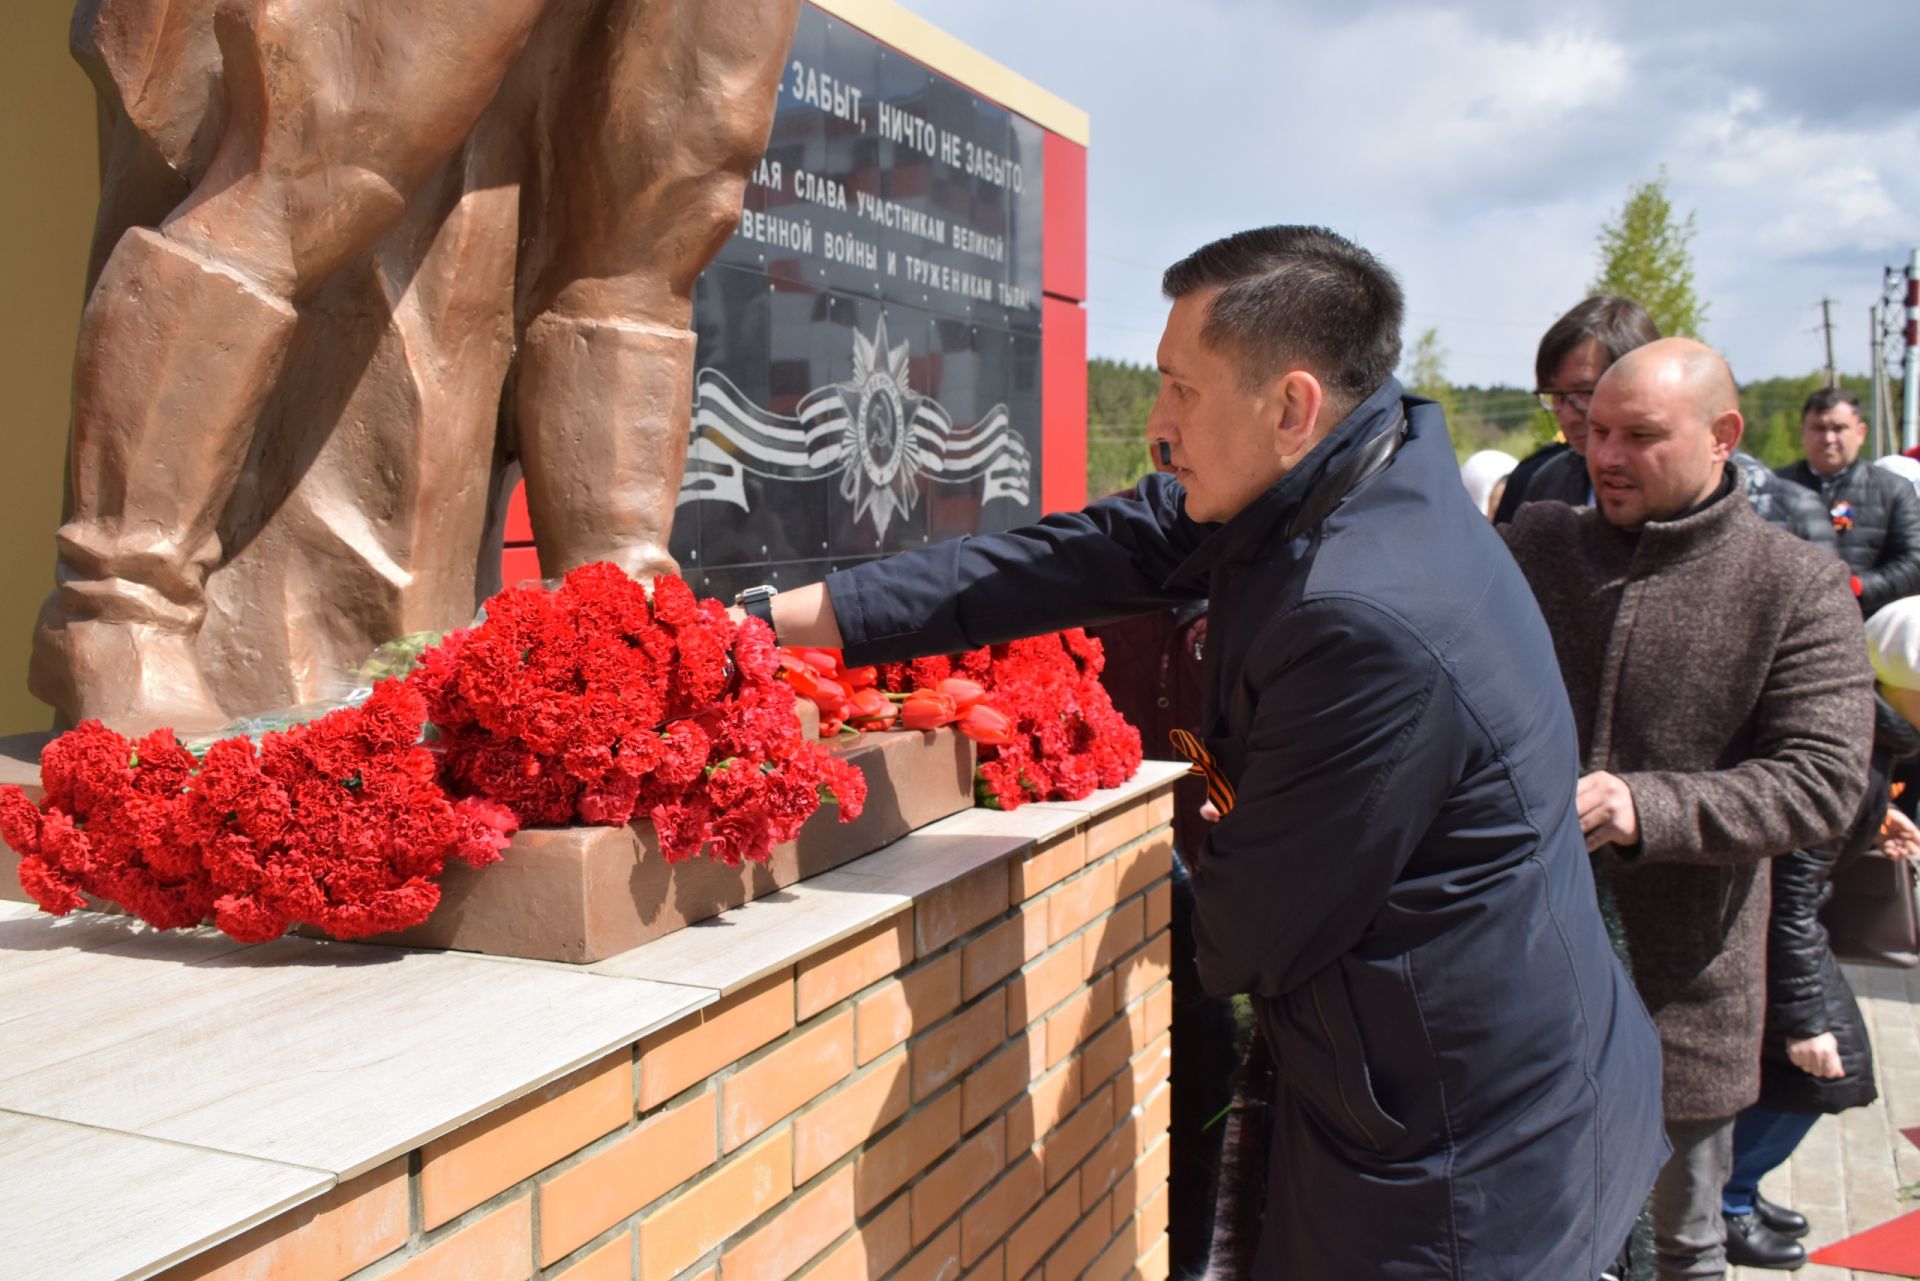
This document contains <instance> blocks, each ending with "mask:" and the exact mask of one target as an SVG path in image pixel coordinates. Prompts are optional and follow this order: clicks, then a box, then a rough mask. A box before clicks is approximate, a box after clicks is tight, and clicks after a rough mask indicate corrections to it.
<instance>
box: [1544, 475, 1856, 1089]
mask: <svg viewBox="0 0 1920 1281" xmlns="http://www.w3.org/2000/svg"><path fill="white" fill-rule="evenodd" d="M1506 533H1507V542H1508V545H1509V547H1511V549H1512V551H1513V554H1514V558H1515V559H1516V560H1517V561H1518V562H1519V564H1520V568H1521V570H1522V572H1524V573H1525V574H1526V576H1527V580H1528V582H1529V583H1531V584H1532V586H1533V590H1534V594H1535V595H1536V596H1537V597H1538V599H1539V602H1540V609H1541V612H1542V613H1543V614H1544V615H1545V616H1546V620H1547V626H1548V628H1549V629H1550V630H1551V631H1552V633H1553V643H1554V649H1555V651H1556V653H1557V655H1558V657H1559V660H1560V671H1561V675H1562V676H1563V677H1564V679H1565V680H1566V685H1567V696H1568V698H1569V699H1570V700H1571V702H1572V704H1573V714H1574V720H1575V722H1576V725H1577V727H1578V730H1579V735H1580V751H1581V761H1582V766H1583V768H1584V769H1586V770H1608V771H1611V772H1612V773H1615V774H1618V775H1619V776H1620V777H1621V778H1622V779H1623V780H1624V781H1625V782H1626V784H1627V787H1628V789H1629V790H1630V791H1631V792H1632V793H1633V801H1634V809H1635V811H1636V813H1637V814H1638V817H1639V821H1640V834H1641V846H1640V848H1639V849H1638V850H1637V851H1633V852H1630V853H1629V852H1622V851H1620V850H1617V849H1615V848H1613V847H1607V848H1605V849H1603V850H1601V851H1599V853H1598V855H1597V857H1596V860H1595V870H1596V872H1598V873H1599V874H1600V877H1601V879H1602V882H1603V887H1604V886H1610V887H1611V890H1612V893H1613V895H1614V898H1615V901H1616V903H1617V905H1618V909H1619V914H1620V924H1621V926H1622V929H1623V932H1624V934H1625V936H1626V943H1627V951H1628V955H1629V960H1630V962H1631V966H1632V971H1633V977H1634V982H1635V985H1636V986H1637V987H1638V988H1639V990H1640V995H1641V997H1642V998H1643V999H1644V1000H1645V1001H1646V1003H1647V1008H1648V1010H1649V1011H1650V1012H1651V1013H1652V1014H1653V1017H1654V1022H1655V1023H1656V1024H1657V1025H1658V1026H1659V1029H1660V1044H1661V1051H1662V1054H1663V1056H1664V1072H1663V1090H1664V1102H1665V1110H1666V1117H1667V1120H1668V1121H1669V1122H1672V1121H1689V1120H1708V1119H1712V1118H1718V1117H1727V1116H1732V1115H1733V1114H1734V1113H1736V1112H1738V1111H1739V1110H1740V1109H1741V1108H1743V1107H1745V1106H1746V1105H1748V1104H1749V1103H1752V1102H1753V1101H1754V1100H1755V1099H1756V1098H1757V1097H1758V1096H1759V1085H1760V1034H1761V1028H1762V1026H1763V1022H1764V1015H1765V1009H1766V992H1765V965H1766V938H1767V907H1768V885H1769V877H1768V870H1767V865H1766V862H1765V860H1766V859H1769V858H1772V857H1773V856H1775V855H1778V854H1784V853H1786V852H1787V851H1789V850H1792V849H1795V848H1798V847H1800V846H1805V845H1813V844H1816V843H1819V842H1822V841H1826V840H1829V839H1832V838H1834V837H1836V836H1838V835H1839V834H1840V833H1842V832H1844V831H1845V830H1846V828H1847V826H1848V824H1849V822H1850V821H1851V820H1852V818H1853V814H1854V809H1855V807H1856V806H1857V805H1858V804H1859V802H1860V798H1861V795H1862V793H1863V792H1864V791H1865V788H1866V783H1867V758H1868V753H1869V750H1870V748H1871V746H1872V741H1873V672H1872V669H1871V667H1869V665H1868V663H1867V651H1866V640H1865V637H1864V635H1863V633H1862V630H1861V627H1860V621H1859V618H1860V611H1859V609H1858V607H1857V606H1856V605H1855V604H1854V600H1853V595H1852V592H1851V591H1850V590H1849V588H1848V584H1847V571H1846V567H1845V565H1843V564H1842V563H1841V562H1840V561H1839V560H1838V559H1837V558H1835V557H1834V556H1833V555H1832V553H1830V552H1826V551H1822V550H1820V549H1817V548H1815V547H1812V546H1810V545H1808V544H1806V543H1804V542H1801V541H1800V540H1799V539H1796V538H1794V537H1793V536H1792V535H1790V534H1787V533H1784V532H1782V531H1780V530H1778V529H1775V528H1773V527H1772V526H1770V525H1768V524H1767V523H1766V522H1764V521H1762V520H1761V519H1760V518H1759V516H1757V515H1756V514H1755V513H1754V511H1753V508H1752V506H1751V505H1749V503H1748V502H1747V499H1746V496H1745V495H1744V494H1743V493H1741V492H1740V491H1739V489H1738V487H1736V488H1735V490H1734V492H1732V493H1730V494H1728V495H1726V496H1725V497H1723V498H1721V499H1720V500H1719V501H1717V502H1715V503H1713V504H1711V505H1710V506H1708V507H1707V508H1706V509H1704V510H1703V511H1699V512H1696V513H1695V514H1693V515H1691V516H1687V517H1685V518H1683V519H1680V520H1675V521H1667V522H1655V523H1652V524H1649V525H1648V526H1647V527H1646V528H1645V530H1644V531H1643V532H1642V533H1640V534H1639V535H1638V537H1637V538H1636V537H1635V536H1634V535H1631V534H1628V533H1625V532H1623V531H1621V530H1618V529H1615V528H1613V527H1612V526H1610V525H1608V524H1607V523H1606V521H1605V520H1604V519H1603V518H1602V517H1601V515H1600V513H1599V512H1598V511H1595V510H1593V509H1591V508H1577V509H1576V508H1572V507H1568V506H1565V505H1564V504H1560V503H1536V504H1530V505H1528V506H1527V507H1524V508H1522V509H1521V511H1520V514H1519V515H1518V517H1516V518H1515V520H1514V522H1513V524H1512V525H1511V526H1509V527H1508V529H1507V530H1506ZM1604 892H1605V889H1604V888H1603V893H1604Z"/></svg>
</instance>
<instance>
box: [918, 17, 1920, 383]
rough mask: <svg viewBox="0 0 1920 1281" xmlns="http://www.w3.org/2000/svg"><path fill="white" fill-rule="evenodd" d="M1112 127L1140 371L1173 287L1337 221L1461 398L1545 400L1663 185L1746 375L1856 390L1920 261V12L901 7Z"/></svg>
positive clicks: (1109, 239)
mask: <svg viewBox="0 0 1920 1281" xmlns="http://www.w3.org/2000/svg"><path fill="white" fill-rule="evenodd" d="M905 3H906V4H907V6H908V7H909V8H911V9H913V10H914V11H915V12H917V13H919V14H921V15H923V16H925V17H926V18H928V19H929V20H931V21H932V22H934V23H936V24H937V25H939V26H941V27H943V28H945V29H946V30H947V31H950V32H952V33H953V34H954V35H956V36H958V37H959V38H960V39H962V40H965V41H967V42H968V43H969V44H971V45H973V46H974V47H975V48H977V49H979V50H980V51H981V52H982V53H985V54H987V55H988V56H990V57H992V58H995V59H996V60H998V61H1000V62H1002V63H1004V64H1006V65H1007V66H1009V67H1011V68H1012V69H1014V70H1015V71H1018V72H1020V73H1021V74H1023V75H1025V76H1027V77H1029V78H1030V79H1033V80H1035V81H1037V82H1038V83H1040V84H1041V85H1043V86H1045V87H1046V88H1048V89H1051V90H1052V91H1054V92H1055V93H1058V94H1059V95H1061V96H1062V97H1064V98H1066V99H1067V100H1068V101H1070V102H1072V103H1074V104H1075V105H1077V106H1080V107H1083V108H1085V109H1086V110H1087V111H1088V112H1089V113H1090V114H1091V115H1092V118H1093V147H1092V152H1091V157H1090V173H1089V183H1090V190H1089V212H1088V219H1089V223H1090V226H1089V253H1090V258H1089V262H1088V266H1089V270H1090V281H1089V286H1088V289H1089V293H1090V294H1091V299H1090V301H1089V304H1088V307H1089V315H1090V331H1091V332H1090V347H1091V352H1092V354H1094V355H1103V356H1112V357H1116V358H1121V359H1130V360H1142V361H1144V360H1150V359H1151V358H1152V353H1153V346H1154V343H1155V341H1156V340H1157V338H1158V334H1159V327H1160V324H1161V321H1162V320H1163V318H1164V315H1165V309H1164V305H1163V304H1162V303H1161V301H1160V299H1159V293H1158V277H1159V271H1160V269H1161V268H1162V267H1163V266H1164V265H1165V264H1166V263H1168V262H1170V261H1172V260H1173V259H1175V258H1177V257H1179V256H1180V255H1181V254H1183V253H1185V252H1186V251H1187V250H1189V249H1191V248H1193V247H1195V246H1196V245H1198V244H1200V243H1202V242H1203V241H1205V240H1207V239H1209V238H1211V237H1213V236H1216V235H1220V234H1223V233H1226V232H1230V231H1234V230H1237V229H1239V228H1242V227H1246V226H1252V225H1257V224H1261V223H1268V222H1319V223H1325V224H1327V225H1329V226H1331V227H1333V228H1335V229H1336V230H1339V231H1342V232H1344V233H1346V234H1348V235H1351V236H1353V237H1354V238H1355V239H1357V240H1359V241H1360V242H1361V243H1363V244H1365V245H1367V246H1368V247H1369V248H1372V249H1373V250H1374V251H1375V252H1377V253H1379V254H1380V255H1381V256H1382V257H1384V258H1385V259H1386V260H1387V261H1388V262H1389V263H1390V264H1391V265H1392V266H1393V267H1394V268H1395V269H1396V270H1397V271H1398V272H1399V273H1400V275H1401V278H1402V280H1403V281H1404V283H1405V284H1406V287H1407V294H1408V307H1409V310H1410V312H1411V316H1410V322H1409V333H1408V338H1409V341H1411V339H1412V337H1413V336H1414V335H1415V334H1417V333H1418V332H1419V331H1420V330H1422V329H1425V328H1427V327H1434V328H1437V329H1438V330H1439V332H1440V339H1441V343H1442V345H1443V346H1444V347H1445V348H1446V349H1447V351H1448V353H1449V359H1448V365H1447V369H1448V374H1449V376H1450V377H1451V378H1452V379H1453V381H1455V382H1460V383H1468V382H1479V383H1489V382H1506V383H1510V384H1511V383H1521V384H1526V383H1529V382H1530V381H1531V378H1532V372H1531V371H1532V356H1533V348H1534V344H1535V343H1536V342H1537V341H1538V338H1539V335H1540V333H1541V331H1542V330H1544V329H1545V328H1546V326H1547V325H1548V324H1550V323H1551V322H1552V321H1553V319H1554V318H1555V317H1556V316H1558V315H1559V314H1560V313H1561V312H1562V311H1564V310H1565V309H1566V308H1567V307H1569V306H1571V305H1572V304H1573V303H1574V302H1577V301H1578V300H1579V299H1580V298H1581V297H1582V296H1584V294H1585V287H1586V285H1587V283H1588V281H1589V280H1591V279H1592V276H1593V273H1594V267H1595V247H1594V243H1595V236H1596V233H1597V232H1598V230H1599V227H1600V225H1601V223H1602V222H1603V221H1604V220H1605V219H1606V218H1607V217H1608V215H1609V214H1610V213H1611V212H1612V211H1614V210H1616V209H1618V208H1619V206H1620V204H1621V202H1622V201H1623V199H1624V198H1625V196H1626V193H1627V191H1628V188H1629V186H1630V185H1631V184H1633V183H1635V182H1638V181H1644V180H1647V179H1650V178H1653V177H1654V176H1655V175H1656V174H1657V173H1658V172H1659V169H1660V167H1661V166H1662V165H1664V166H1665V167H1666V170H1667V174H1668V178H1669V194H1670V195H1671V197H1672V199H1673V201H1674V204H1675V207H1676V209H1677V210H1678V211H1681V212H1684V211H1686V210H1692V211H1693V212H1694V213H1695V215H1696V218H1697V224H1698V235H1697V237H1696V239H1695V240H1694V244H1693V250H1694V257H1695V264H1696V267H1697V270H1698V287H1699V290H1700V293H1701V295H1702V296H1703V297H1704V298H1705V299H1706V301H1707V303H1708V306H1709V313H1708V318H1707V326H1706V330H1707V333H1706V336H1707V338H1708V340H1709V341H1711V342H1713V343H1714V344H1715V345H1716V346H1718V347H1719V348H1720V349H1721V350H1722V351H1723V352H1724V353H1725V354H1726V355H1727V356H1728V357H1729V358H1730V359H1731V360H1732V362H1733V365H1734V370H1735V372H1736V373H1737V374H1738V375H1739V376H1740V377H1741V378H1742V379H1743V380H1745V379H1750V378H1757V377H1766V376H1770V375H1775V374H1803V373H1806V372H1808V371H1810V370H1812V369H1814V368H1816V367H1818V366H1819V365H1820V364H1821V362H1822V354H1821V339H1820V335H1819V333H1818V325H1819V321H1820V309H1819V302H1820V299H1821V298H1822V297H1823V296H1824V297H1830V298H1832V299H1833V300H1834V304H1835V305H1834V311H1833V314H1834V322H1835V346H1836V351H1837V359H1838V363H1839V364H1840V367H1841V368H1842V369H1843V370H1849V371H1859V372H1864V370H1865V368H1866V365H1867V360H1868V338H1867V308H1868V307H1869V306H1870V305H1871V304H1872V302H1873V301H1874V299H1875V298H1876V297H1877V296H1878V293H1879V289H1880V270H1881V267H1882V266H1883V265H1886V264H1904V263H1905V261H1906V255H1907V253H1908V252H1909V251H1910V249H1911V248H1912V247H1913V246H1915V245H1917V244H1920V0H1841V2H1840V3H1834V4H1825V5H1816V4H1813V3H1809V2H1807V0H1795V2H1793V3H1782V2H1780V0H1608V2H1607V3H1604V4H1580V3H1563V4H1556V5H1540V4H1534V3H1527V2H1525V0H1469V2H1467V3H1451V4H1450V3H1427V2H1422V3H1400V2H1398V0H1337V2H1336V0H1291V2H1289V3H1276V2H1274V0H1261V2H1256V0H1178V2H1177V3H1171V2H1169V0H1157V2H1154V3H1148V2H1147V0H905Z"/></svg>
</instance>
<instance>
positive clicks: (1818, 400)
mask: <svg viewBox="0 0 1920 1281" xmlns="http://www.w3.org/2000/svg"><path fill="white" fill-rule="evenodd" d="M1800 436H1801V439H1802V441H1803V442H1804V443H1805V445H1806V450H1807V456H1806V458H1804V459H1803V460H1801V461H1800V462H1797V463H1793V464H1792V465H1790V466H1787V467H1782V468H1780V470H1779V471H1778V472H1777V473H1776V474H1777V475H1779V476H1781V477H1784V478H1785V479H1787V480H1790V481H1793V482H1795V483H1796V484H1800V485H1804V486H1806V487H1807V488H1808V489H1810V490H1812V491H1813V492H1814V493H1816V494H1818V495H1820V498H1821V500H1822V501H1823V502H1824V503H1825V504H1826V506H1827V510H1828V513H1829V515H1830V516H1831V518H1832V521H1833V530H1834V534H1835V536H1836V538H1837V540H1838V542H1839V545H1840V557H1841V559H1842V560H1844V561H1846V562H1847V564H1848V565H1849V566H1850V567H1851V568H1852V570H1853V594H1854V595H1855V596H1857V597H1859V598H1860V612H1861V614H1862V615H1864V616H1866V617H1868V618H1871V617H1872V616H1873V615H1874V613H1875V611H1877V610H1879V609H1880V607H1881V606H1883V605H1885V604H1887V603H1888V602H1889V601H1896V600H1899V599H1900V598H1901V597H1902V596H1911V595H1913V594H1914V593H1916V592H1920V497H1916V496H1915V494H1914V490H1913V486H1912V485H1910V484H1908V483H1907V482H1906V481H1904V480H1901V479H1900V478H1899V477H1898V476H1894V475H1891V474H1889V473H1887V472H1883V471H1881V470H1880V469H1878V468H1876V467H1873V466H1870V465H1869V464H1868V463H1867V461H1866V460H1865V459H1863V458H1861V457H1860V447H1861V446H1862V445H1864V444H1865V443H1866V439H1867V425H1866V422H1865V421H1864V420H1863V419H1862V418H1861V417H1860V402H1859V400H1857V399H1856V398H1855V397H1854V396H1853V394H1852V393H1850V392H1845V391H1841V390H1840V389H1839V388H1837V387H1823V388H1821V389H1820V390H1819V391H1816V392H1814V393H1813V394H1812V395H1811V396H1809V397H1807V403H1806V405H1805V406H1804V407H1803V408H1802V409H1801V411H1800Z"/></svg>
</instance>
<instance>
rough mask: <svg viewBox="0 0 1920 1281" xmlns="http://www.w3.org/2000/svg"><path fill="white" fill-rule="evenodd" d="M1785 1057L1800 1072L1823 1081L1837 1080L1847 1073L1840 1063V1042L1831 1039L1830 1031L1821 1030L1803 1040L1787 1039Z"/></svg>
mask: <svg viewBox="0 0 1920 1281" xmlns="http://www.w3.org/2000/svg"><path fill="white" fill-rule="evenodd" d="M1787 1057H1788V1058H1790V1059H1792V1060H1793V1065H1794V1066H1795V1067H1797V1068H1799V1069H1800V1070H1801V1071H1802V1072H1805V1073H1806V1074H1807V1075H1808V1076H1817V1077H1819V1078H1820V1079H1821V1080H1823V1081H1837V1080H1839V1079H1840V1078H1841V1077H1843V1076H1845V1075H1846V1074H1847V1069H1846V1068H1844V1067H1842V1066H1841V1065H1840V1043H1839V1042H1838V1041H1836V1040H1834V1039H1833V1033H1831V1032H1822V1033H1821V1034H1820V1035H1819V1036H1815V1037H1809V1038H1808V1039H1806V1040H1804V1041H1795V1040H1791V1039H1790V1040H1788V1042H1787Z"/></svg>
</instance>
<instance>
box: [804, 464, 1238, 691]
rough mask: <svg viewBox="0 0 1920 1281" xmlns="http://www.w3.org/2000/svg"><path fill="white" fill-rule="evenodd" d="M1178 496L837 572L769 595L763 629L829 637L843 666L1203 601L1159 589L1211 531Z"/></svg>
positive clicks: (1171, 485)
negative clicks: (770, 616)
mask: <svg viewBox="0 0 1920 1281" xmlns="http://www.w3.org/2000/svg"><path fill="white" fill-rule="evenodd" d="M1182 498H1183V493H1182V491H1181V489H1180V486H1179V485H1178V484H1177V483H1175V482H1174V481H1172V480H1171V479H1170V478H1168V477H1165V476H1160V475H1153V476H1148V477H1146V478H1145V479H1144V480H1142V481H1141V482H1140V485H1139V488H1138V489H1136V490H1135V491H1134V492H1133V493H1129V494H1121V495H1116V496H1114V497H1112V498H1105V499H1102V500H1100V501H1099V502H1097V503H1093V504H1091V505H1090V506H1088V507H1086V508H1085V509H1083V510H1081V511H1077V512H1060V513H1056V514H1054V515H1051V516H1048V517H1047V518H1046V519H1044V520H1041V521H1039V522H1037V523H1036V524H1032V525H1028V526H1025V527H1024V528H1021V529H1016V530H1011V531H1009V532H1007V533H1003V534H983V535H979V536H977V537H970V538H956V539H952V540H950V541H948V542H944V543H936V544H934V545H933V546H931V547H923V548H920V549H918V550H915V551H911V552H903V553H901V554H900V555H898V556H892V557H888V558H887V559H885V560H877V561H868V562H867V563H866V564H863V565H855V566H853V567H851V568H849V569H843V570H839V571H837V572H836V573H834V574H831V575H829V576H828V578H827V580H826V582H825V583H824V584H823V585H822V586H823V588H824V591H823V592H821V593H819V594H816V593H815V592H814V591H806V590H803V591H801V592H795V593H792V596H793V599H792V600H791V601H789V602H788V603H787V604H786V605H785V606H784V607H782V605H781V602H782V600H784V599H785V596H786V594H784V593H783V595H782V596H780V597H776V598H775V599H774V606H775V611H776V612H775V614H774V621H775V623H776V624H777V625H778V630H779V633H780V639H781V641H782V642H783V643H787V644H795V643H808V642H807V641H806V640H803V639H802V638H803V637H810V638H812V640H813V641H814V642H816V643H821V644H825V643H826V642H827V641H828V640H831V639H838V640H840V641H841V642H843V646H844V648H845V649H846V651H847V658H848V661H849V662H855V663H872V662H889V661H895V660H900V659H906V658H914V657H917V656H919V655H922V654H946V653H953V652H956V651H959V650H967V649H977V648H979V647H980V646H982V645H992V644H998V643H1000V642H1003V641H1009V640H1014V639H1017V638H1019V637H1022V636H1037V635H1040V634H1041V633H1044V632H1052V631H1058V630H1060V629H1061V628H1064V627H1083V626H1088V625H1091V624H1094V623H1102V622H1109V621H1111V620H1113V619H1117V618H1127V617H1130V616H1132V615H1134V614H1143V613H1146V612H1148V611H1150V610H1154V609H1159V608H1162V607H1164V606H1167V605H1170V604H1174V603H1177V602H1179V601H1185V600H1192V599H1197V598H1199V597H1201V596H1204V595H1205V594H1206V587H1205V584H1204V583H1203V582H1192V583H1185V582H1183V583H1181V584H1177V585H1176V584H1171V583H1170V582H1169V580H1170V579H1171V578H1172V577H1173V575H1174V572H1175V571H1176V570H1177V569H1179V568H1180V565H1181V563H1182V562H1183V561H1185V560H1186V558H1187V557H1188V556H1189V555H1190V554H1191V553H1192V552H1193V550H1194V549H1195V548H1196V547H1198V546H1199V545H1200V543H1201V542H1202V541H1203V540H1204V539H1205V538H1206V536H1207V534H1208V533H1209V532H1210V530H1211V527H1209V526H1203V525H1198V524H1195V523H1194V522H1193V521H1190V520H1188V519H1187V517H1186V514H1185V510H1184V504H1183V502H1182ZM823 597H824V599H823ZM789 620H790V621H789ZM789 625H791V626H792V627H793V628H794V629H795V630H794V631H793V632H791V633H789V632H788V630H787V627H788V626H789ZM836 633H837V635H836Z"/></svg>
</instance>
